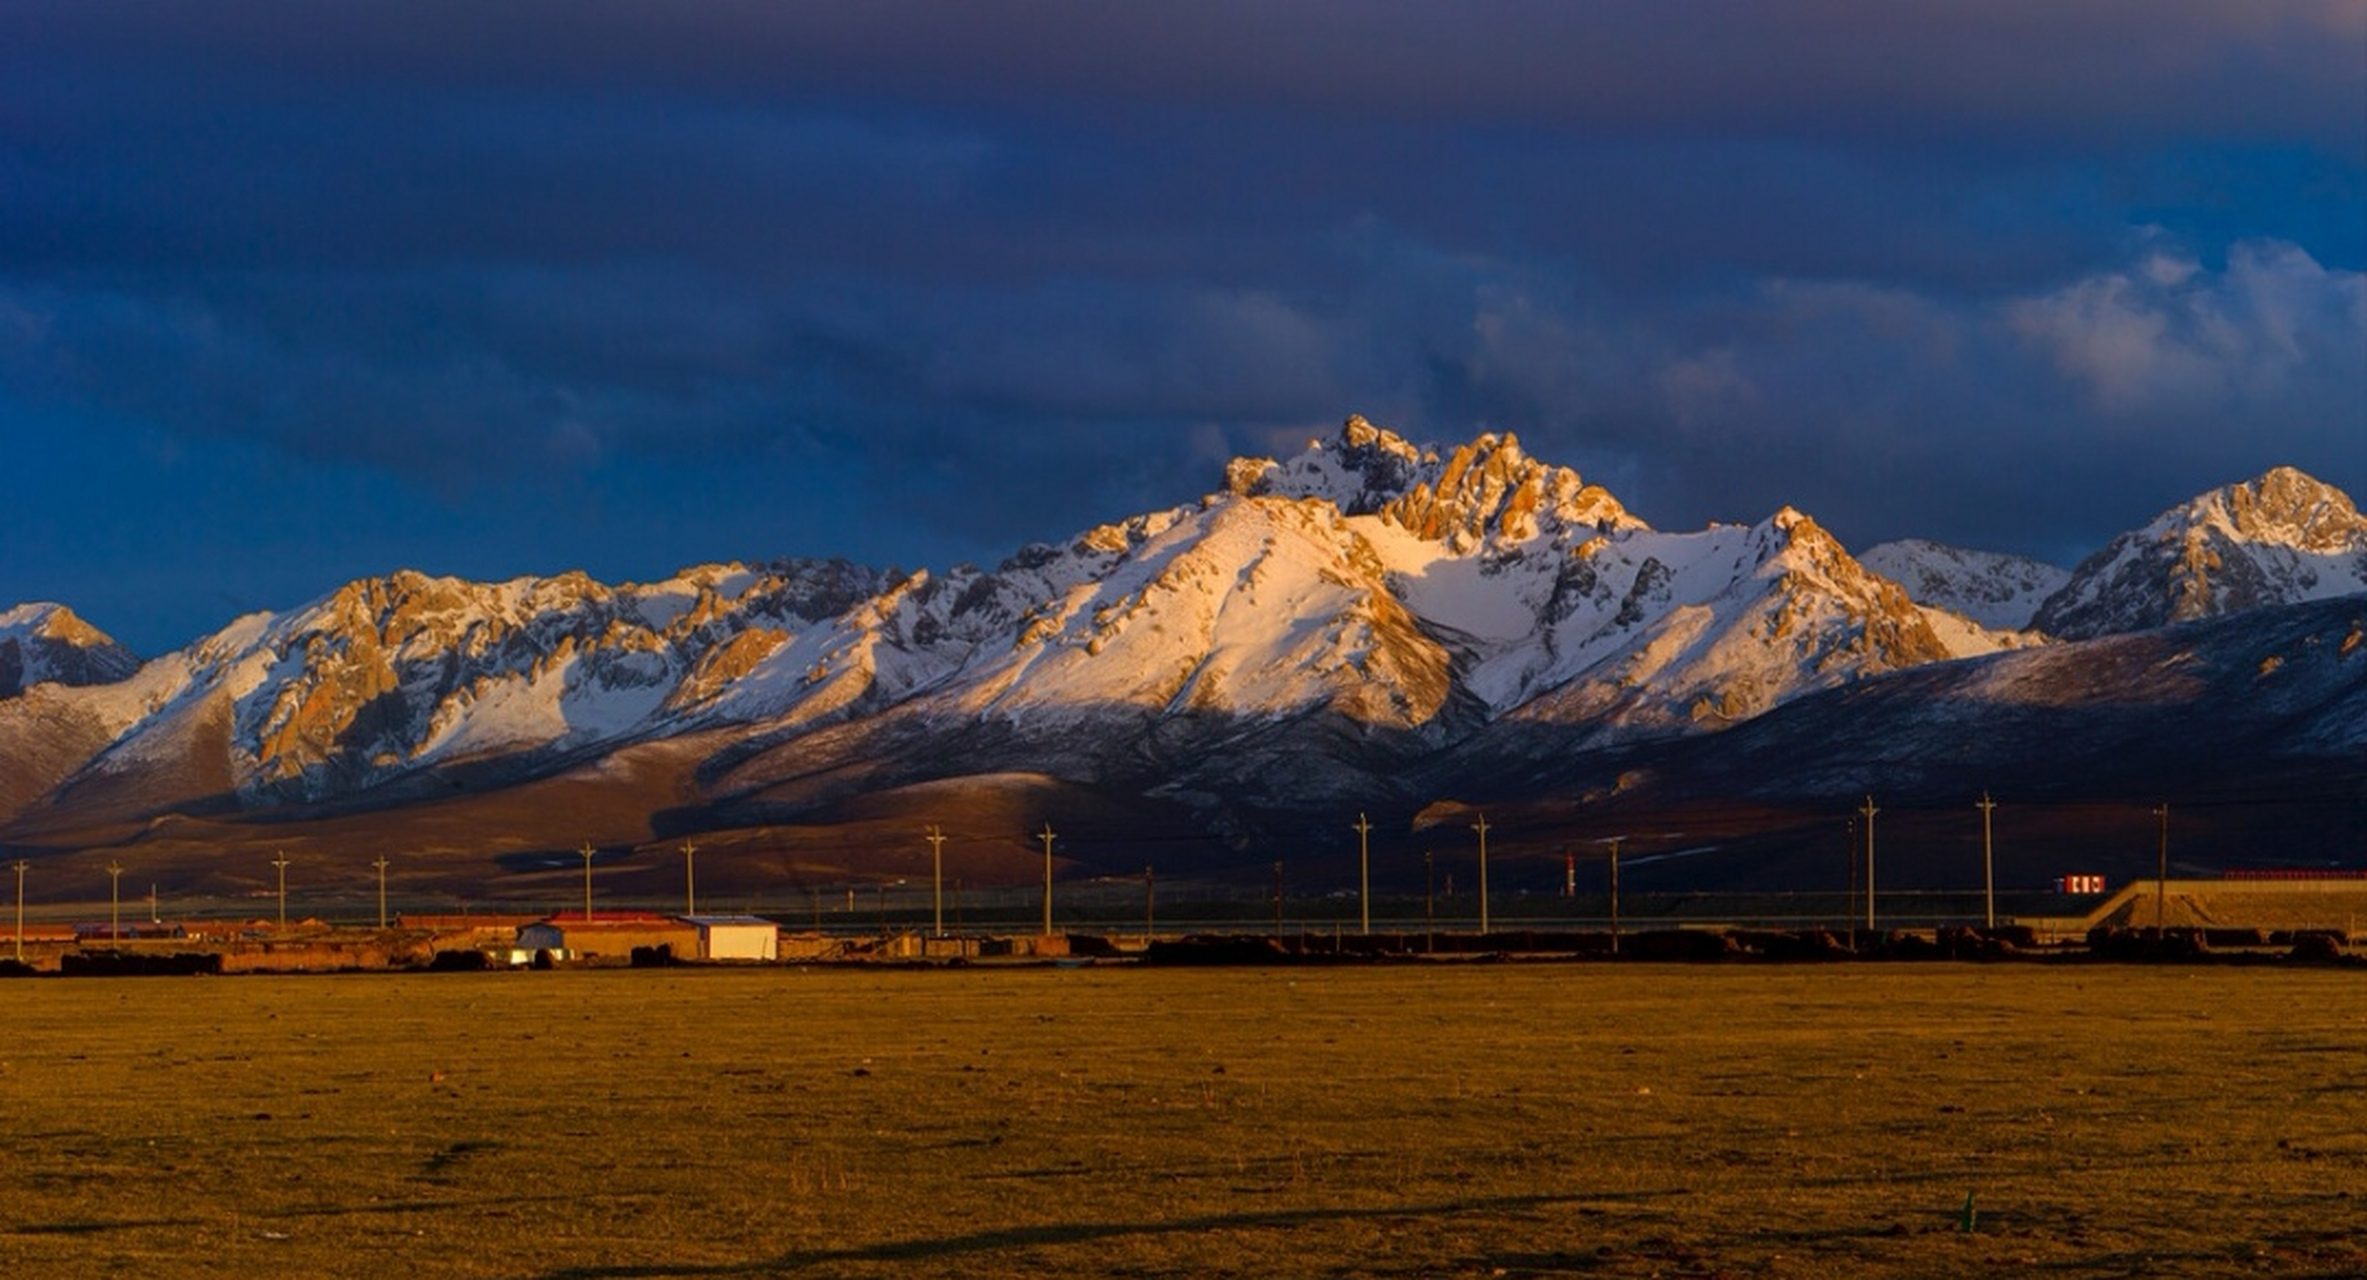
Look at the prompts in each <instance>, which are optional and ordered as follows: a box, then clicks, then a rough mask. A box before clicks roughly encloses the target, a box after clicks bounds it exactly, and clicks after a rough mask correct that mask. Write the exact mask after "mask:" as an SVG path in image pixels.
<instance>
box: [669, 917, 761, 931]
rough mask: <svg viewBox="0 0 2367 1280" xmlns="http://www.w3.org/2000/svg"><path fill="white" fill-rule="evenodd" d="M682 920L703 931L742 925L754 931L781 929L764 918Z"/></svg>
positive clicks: (697, 918) (698, 918) (691, 918)
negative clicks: (723, 926) (717, 927)
mask: <svg viewBox="0 0 2367 1280" xmlns="http://www.w3.org/2000/svg"><path fill="white" fill-rule="evenodd" d="M680 918H681V919H682V920H684V921H686V922H687V923H690V924H695V925H697V926H698V927H700V928H701V929H712V928H714V927H716V926H717V925H740V926H742V927H745V928H752V929H778V928H780V927H781V926H779V925H777V924H775V923H773V922H772V921H770V920H767V919H765V918H764V917H763V916H744V915H743V916H711V915H695V916H683V917H680Z"/></svg>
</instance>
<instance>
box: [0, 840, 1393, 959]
mask: <svg viewBox="0 0 2367 1280" xmlns="http://www.w3.org/2000/svg"><path fill="white" fill-rule="evenodd" d="M19 865H22V864H21V863H20V864H19ZM1422 946H1423V948H1424V949H1425V950H1428V951H1436V950H1438V877H1437V876H1436V875H1435V874H1434V868H1433V867H1432V865H1431V858H1430V851H1429V850H1428V849H1424V850H1422Z"/></svg>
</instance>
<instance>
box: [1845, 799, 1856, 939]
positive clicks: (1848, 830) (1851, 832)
mask: <svg viewBox="0 0 2367 1280" xmlns="http://www.w3.org/2000/svg"><path fill="white" fill-rule="evenodd" d="M1841 865H1842V866H1843V867H1846V868H1848V871H1849V896H1848V898H1847V899H1845V901H1846V902H1847V904H1848V905H1847V906H1846V907H1845V908H1844V909H1843V910H1842V912H1841V920H1842V923H1843V925H1844V926H1845V927H1847V928H1848V930H1849V949H1850V950H1852V951H1855V950H1857V816H1856V815H1855V814H1852V815H1850V816H1849V817H1847V818H1845V819H1843V820H1842V822H1841Z"/></svg>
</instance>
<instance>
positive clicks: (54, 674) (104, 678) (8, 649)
mask: <svg viewBox="0 0 2367 1280" xmlns="http://www.w3.org/2000/svg"><path fill="white" fill-rule="evenodd" d="M139 666H140V659H139V657H138V655H136V654H134V653H133V652H132V651H131V650H129V649H126V648H124V647H123V646H122V645H119V644H117V643H115V641H114V640H112V639H110V638H108V636H107V635H106V633H104V632H102V631H100V630H99V629H98V628H97V627H94V626H92V625H90V624H89V623H87V622H84V621H83V620H82V619H80V618H78V617H76V616H75V615H74V611H73V610H71V609H68V608H67V607H65V606H64V605H60V604H21V605H18V606H16V607H15V608H13V609H8V610H0V698H13V697H16V696H17V695H18V694H21V693H23V692H24V691H25V690H27V689H29V688H31V687H33V686H34V685H37V684H43V683H49V682H55V683H57V684H63V685H91V684H112V683H114V682H115V681H117V680H121V679H123V678H124V677H126V676H128V675H130V674H131V673H132V672H134V671H137V670H138V669H139Z"/></svg>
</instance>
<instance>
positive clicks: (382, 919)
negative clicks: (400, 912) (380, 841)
mask: <svg viewBox="0 0 2367 1280" xmlns="http://www.w3.org/2000/svg"><path fill="white" fill-rule="evenodd" d="M370 865H371V866H373V867H376V868H378V927H379V928H380V929H381V930H383V929H385V928H386V855H385V854H383V853H382V854H379V855H378V857H377V858H376V859H374V860H373V861H372V862H371V863H370Z"/></svg>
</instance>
